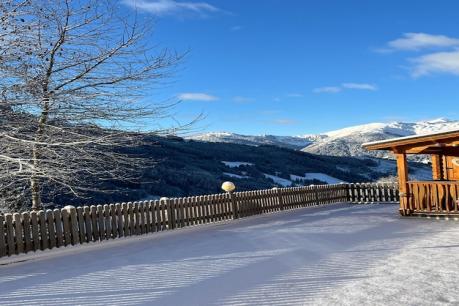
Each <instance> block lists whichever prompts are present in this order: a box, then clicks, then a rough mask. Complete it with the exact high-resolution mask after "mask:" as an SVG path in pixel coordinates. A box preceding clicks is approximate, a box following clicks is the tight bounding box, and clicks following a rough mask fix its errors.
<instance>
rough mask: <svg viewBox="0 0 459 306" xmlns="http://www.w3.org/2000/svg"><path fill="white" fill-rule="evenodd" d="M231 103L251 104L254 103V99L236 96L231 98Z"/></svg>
mask: <svg viewBox="0 0 459 306" xmlns="http://www.w3.org/2000/svg"><path fill="white" fill-rule="evenodd" d="M233 101H234V102H236V103H241V104H243V103H250V102H253V101H255V100H254V99H252V98H248V97H242V96H236V97H234V98H233Z"/></svg>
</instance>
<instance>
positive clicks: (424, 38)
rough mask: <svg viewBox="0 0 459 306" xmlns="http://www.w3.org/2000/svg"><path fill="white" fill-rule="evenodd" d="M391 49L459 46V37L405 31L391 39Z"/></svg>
mask: <svg viewBox="0 0 459 306" xmlns="http://www.w3.org/2000/svg"><path fill="white" fill-rule="evenodd" d="M387 45H388V47H389V49H391V50H411V51H417V50H421V49H426V48H441V47H443V48H444V47H454V46H459V39H456V38H452V37H448V36H445V35H432V34H426V33H404V34H403V35H402V37H400V38H397V39H395V40H392V41H390V42H389V43H388V44H387Z"/></svg>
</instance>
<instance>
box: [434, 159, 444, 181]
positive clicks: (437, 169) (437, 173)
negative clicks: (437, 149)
mask: <svg viewBox="0 0 459 306" xmlns="http://www.w3.org/2000/svg"><path fill="white" fill-rule="evenodd" d="M442 160H443V157H442V156H441V155H440V154H432V179H434V180H436V181H438V180H442V179H443V171H442Z"/></svg>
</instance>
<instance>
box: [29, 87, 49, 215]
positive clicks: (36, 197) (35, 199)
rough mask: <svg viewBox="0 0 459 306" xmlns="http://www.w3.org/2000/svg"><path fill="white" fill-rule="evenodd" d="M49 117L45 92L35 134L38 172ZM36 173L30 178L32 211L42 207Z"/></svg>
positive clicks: (33, 153)
mask: <svg viewBox="0 0 459 306" xmlns="http://www.w3.org/2000/svg"><path fill="white" fill-rule="evenodd" d="M48 115H49V95H48V93H47V92H46V91H45V94H44V96H43V111H42V112H41V115H40V119H39V120H38V128H37V131H36V134H35V142H36V143H35V144H34V145H33V147H32V160H33V166H34V168H35V169H34V171H37V170H38V169H39V167H40V157H41V155H40V145H39V144H38V143H39V142H41V141H42V139H43V134H44V133H45V127H46V122H47V121H48ZM36 174H37V173H36V172H35V174H34V175H32V177H31V178H30V190H31V192H32V209H33V210H38V209H40V208H41V206H42V202H41V194H40V189H41V188H40V180H39V178H38V176H37V175H36Z"/></svg>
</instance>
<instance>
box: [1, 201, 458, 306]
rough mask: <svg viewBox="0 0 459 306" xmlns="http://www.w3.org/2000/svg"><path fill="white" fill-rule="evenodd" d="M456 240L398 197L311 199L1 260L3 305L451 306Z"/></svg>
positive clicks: (441, 223)
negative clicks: (317, 202) (366, 201)
mask: <svg viewBox="0 0 459 306" xmlns="http://www.w3.org/2000/svg"><path fill="white" fill-rule="evenodd" d="M458 240H459V223H458V222H455V221H447V220H434V219H424V218H402V217H400V216H399V215H398V213H397V205H391V204H384V205H382V204H372V205H349V204H335V205H329V206H326V207H314V208H304V209H299V210H295V211H285V212H282V213H275V214H269V215H263V216H257V217H252V218H247V219H240V220H236V221H230V222H222V223H218V224H210V225H202V226H196V227H190V228H185V229H181V230H175V231H170V232H162V233H154V234H151V235H145V236H141V237H131V238H126V239H118V240H112V241H108V242H104V243H101V244H99V243H94V244H90V245H86V246H81V247H71V248H63V249H57V250H50V251H47V252H39V253H37V254H33V255H32V256H31V255H20V256H15V257H12V258H6V259H0V304H1V305H39V304H47V305H56V304H59V305H76V304H78V305H166V306H167V305H185V304H186V305H440V304H442V305H446V304H450V305H451V304H458V303H459V291H458V290H457V287H456V284H457V280H458V276H457V271H458V270H459V253H458V252H457V248H458V245H457V241H458ZM11 262H16V263H11ZM7 263H10V264H7ZM2 264H3V265H2Z"/></svg>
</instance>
